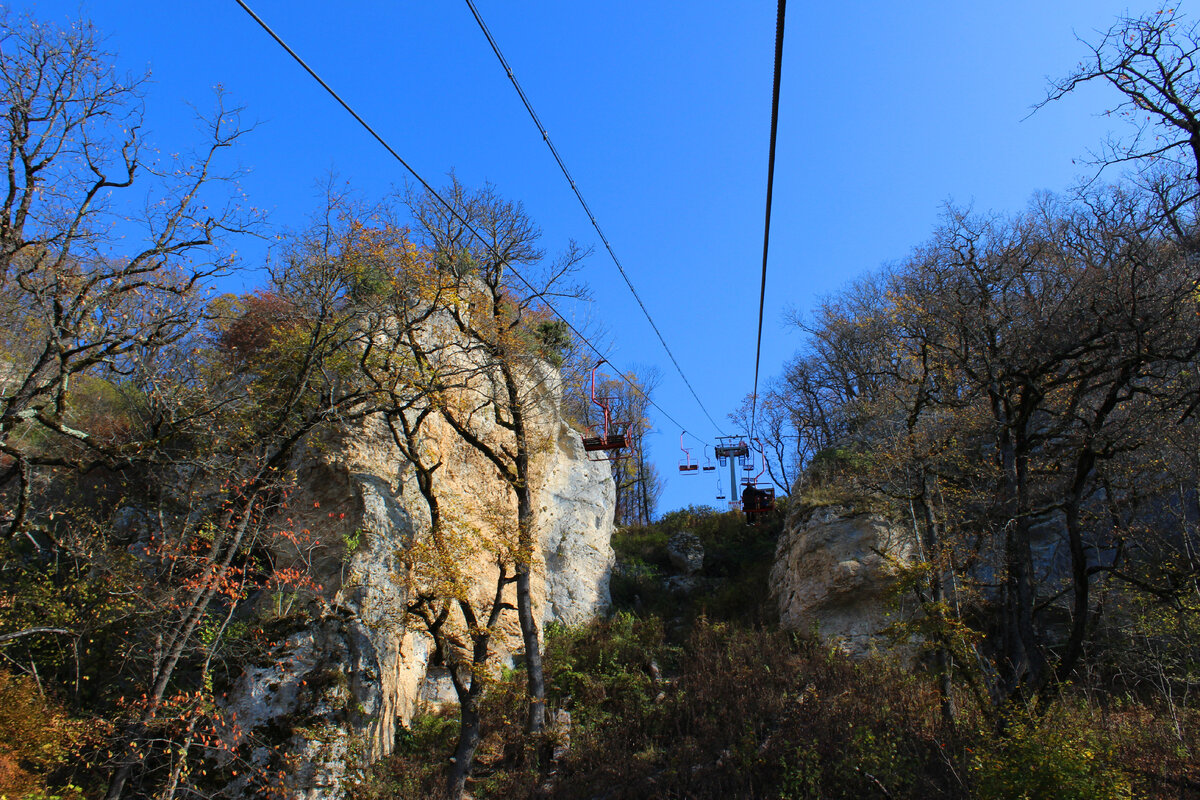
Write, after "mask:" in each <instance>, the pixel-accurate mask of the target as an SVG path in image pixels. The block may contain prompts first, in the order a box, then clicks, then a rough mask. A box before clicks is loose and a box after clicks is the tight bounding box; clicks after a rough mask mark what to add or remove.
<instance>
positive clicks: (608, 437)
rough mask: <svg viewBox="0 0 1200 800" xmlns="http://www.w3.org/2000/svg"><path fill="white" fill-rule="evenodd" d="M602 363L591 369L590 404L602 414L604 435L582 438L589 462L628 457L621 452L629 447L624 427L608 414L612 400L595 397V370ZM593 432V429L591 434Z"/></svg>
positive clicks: (601, 361)
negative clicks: (596, 406)
mask: <svg viewBox="0 0 1200 800" xmlns="http://www.w3.org/2000/svg"><path fill="white" fill-rule="evenodd" d="M603 363H604V359H600V360H599V361H597V362H596V366H594V367H592V402H593V403H595V404H596V405H598V406H600V408H601V410H602V411H603V412H604V433H603V435H601V436H584V437H582V438H583V449H584V451H585V452H586V453H588V459H589V460H591V461H616V460H618V459H621V458H628V457H629V454H628V453H624V452H622V451H623V450H625V449H626V448H628V447H629V441H628V439H627V438H626V436H625V428H626V425H624V424H621V423H615V422H613V421H612V418H611V416H610V414H609V406H610V404H611V402H612V398H611V397H596V370H597V369H598V368H599V367H600V365H601V364H603ZM595 432H596V431H595V430H594V429H593V430H592V433H595Z"/></svg>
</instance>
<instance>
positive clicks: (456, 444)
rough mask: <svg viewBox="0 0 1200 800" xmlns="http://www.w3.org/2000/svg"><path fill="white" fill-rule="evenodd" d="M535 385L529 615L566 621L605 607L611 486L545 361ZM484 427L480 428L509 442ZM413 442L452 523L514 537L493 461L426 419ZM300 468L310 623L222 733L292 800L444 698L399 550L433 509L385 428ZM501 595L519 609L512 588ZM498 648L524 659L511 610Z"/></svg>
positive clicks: (323, 795)
mask: <svg viewBox="0 0 1200 800" xmlns="http://www.w3.org/2000/svg"><path fill="white" fill-rule="evenodd" d="M531 382H532V383H533V384H534V385H533V386H532V387H531V394H532V396H533V402H532V409H533V410H532V412H531V413H530V417H531V420H530V421H531V422H532V424H533V427H534V429H535V430H534V434H533V435H534V438H535V440H536V444H537V448H536V450H537V454H538V455H537V457H536V458H535V459H534V463H533V480H532V484H533V487H534V492H533V501H534V509H535V515H536V525H537V533H538V541H539V543H540V545H541V547H540V550H539V552H537V553H535V564H534V568H535V569H534V581H533V593H534V598H533V599H534V613H535V617H536V618H537V619H540V620H542V621H543V624H544V623H545V622H548V621H552V620H554V621H560V622H564V623H568V624H575V623H579V622H583V621H585V620H586V619H588V618H589V617H592V616H594V615H595V614H597V613H599V612H602V611H603V610H604V609H606V608H607V606H608V603H609V594H608V581H609V574H610V571H611V568H612V564H613V561H614V556H613V551H612V547H611V545H610V543H609V541H610V539H611V536H612V531H613V512H614V504H615V488H614V486H613V481H612V477H611V471H610V470H609V469H608V464H607V463H605V462H592V461H589V460H587V458H586V454H585V453H584V451H583V447H582V443H581V440H580V437H579V434H578V433H576V432H575V431H574V430H573V429H572V428H571V427H570V425H568V424H567V422H566V421H565V420H564V419H563V414H562V389H561V383H560V381H559V378H558V373H557V371H556V370H553V369H551V368H549V366H548V365H547V366H546V368H545V371H544V373H543V374H539V375H535V376H532V378H531ZM483 427H484V435H485V436H502V435H504V434H503V431H501V430H497V429H495V428H492V429H488V428H486V426H483ZM422 446H423V447H427V448H428V449H429V451H430V452H432V453H436V454H437V457H438V458H439V459H440V460H441V461H442V467H441V468H440V469H439V471H438V472H437V473H436V474H437V480H438V481H439V492H440V493H442V495H443V504H444V506H445V507H446V508H448V509H451V510H452V512H453V513H454V514H455V517H456V520H457V521H458V522H460V523H461V524H462V525H463V526H464V527H466V528H469V529H471V530H476V531H478V532H479V535H480V536H482V537H485V538H486V537H488V536H502V535H506V533H507V532H511V531H512V530H515V508H516V507H515V501H514V500H513V497H512V492H511V490H510V489H509V488H508V487H507V486H506V485H505V484H504V482H503V481H502V479H501V477H500V475H499V474H498V473H497V471H496V469H495V466H494V465H492V464H491V462H489V461H487V460H486V459H485V458H484V457H483V456H482V455H480V454H479V453H478V452H477V451H475V450H474V449H473V448H471V447H470V445H468V444H467V443H465V442H464V441H463V440H462V439H461V437H459V436H458V435H457V434H455V433H454V431H453V430H451V429H450V427H449V426H448V425H447V424H445V423H444V422H442V421H440V419H439V418H437V417H436V415H433V416H431V418H430V420H429V422H428V423H427V426H426V429H425V430H424V433H423V436H422ZM296 468H297V474H298V483H299V486H298V488H297V490H296V491H295V492H294V493H293V495H292V498H291V499H290V502H289V505H290V509H289V511H288V512H287V513H288V522H289V524H290V525H291V527H293V528H294V529H295V530H297V531H307V532H309V533H311V535H312V537H313V541H312V544H311V546H307V547H306V548H305V549H303V550H302V551H294V552H292V553H291V559H292V560H293V562H299V561H303V562H304V566H305V568H306V570H307V571H308V572H310V573H311V574H312V575H314V576H315V578H316V579H317V580H318V582H319V583H320V584H321V591H320V592H319V596H318V597H317V598H316V600H314V601H313V602H312V603H311V605H310V617H311V618H312V619H313V620H314V621H313V622H311V623H309V624H308V625H307V626H306V627H305V628H304V629H303V630H299V631H297V632H295V633H293V634H292V635H290V636H288V637H287V639H286V640H285V642H284V643H283V644H282V645H281V646H280V647H279V648H278V649H277V651H276V652H275V653H273V654H272V659H273V662H274V663H271V664H269V665H266V666H260V667H253V668H250V669H247V670H246V671H245V673H244V674H243V675H242V676H241V678H240V679H239V680H238V681H237V683H236V685H235V687H234V689H233V691H232V692H231V693H230V697H229V700H228V703H227V710H228V711H231V712H236V713H237V716H238V720H239V724H240V727H241V729H242V734H241V735H240V736H237V737H234V736H233V734H231V737H232V738H236V739H237V743H238V744H239V746H241V747H243V751H245V750H246V749H249V750H252V751H253V752H252V753H249V754H247V755H252V757H253V758H255V759H258V760H259V762H261V763H262V764H264V765H266V764H267V763H268V762H270V763H272V764H274V765H275V766H276V767H281V766H283V765H284V764H286V767H285V769H286V772H287V774H288V782H289V783H288V785H289V789H290V794H291V796H292V797H295V798H303V800H335V798H340V797H341V796H342V788H341V778H342V776H343V775H344V774H345V773H346V772H347V770H348V769H350V768H352V767H353V766H354V765H355V764H356V762H359V761H362V760H367V761H369V760H373V759H376V758H379V757H381V756H383V755H386V754H387V753H389V752H390V751H391V748H392V746H393V742H394V740H395V734H396V728H397V725H401V724H404V723H406V722H407V721H408V720H409V719H410V718H411V716H412V714H413V712H414V710H416V709H417V708H418V707H419V706H420V705H421V704H423V703H425V704H428V703H431V702H434V703H436V702H440V701H444V700H448V699H452V698H453V693H452V692H448V686H447V684H448V683H449V681H448V680H445V679H444V678H445V676H441V677H442V678H443V680H439V679H438V678H439V676H438V674H437V672H436V670H435V671H433V674H427V673H429V672H430V670H429V669H428V665H429V661H430V658H431V655H432V649H433V648H432V642H431V640H430V639H429V638H428V637H427V636H426V635H425V634H423V633H422V632H421V631H420V630H419V629H417V628H416V627H414V626H413V625H412V621H411V620H410V619H408V618H406V611H405V609H406V603H407V601H408V599H409V586H410V583H411V578H410V577H409V576H407V573H406V568H405V567H404V559H403V558H402V557H401V555H402V553H403V551H404V550H405V549H406V548H409V547H411V546H412V545H413V543H414V542H418V541H420V540H421V538H422V537H424V536H426V535H427V534H428V530H429V527H430V518H429V511H428V506H427V505H426V504H425V502H424V499H423V497H422V496H421V494H420V491H419V489H418V486H417V483H416V477H415V472H414V470H413V468H412V465H411V464H409V463H408V462H407V461H406V459H405V458H404V457H403V456H402V454H401V452H400V450H399V449H398V448H397V447H396V445H395V443H394V442H393V440H392V438H391V434H390V432H389V431H388V429H387V426H386V423H385V422H384V421H383V420H381V419H369V420H367V421H365V422H364V423H362V424H361V425H360V426H358V427H355V428H353V429H345V430H343V431H341V432H340V433H339V435H338V436H336V437H330V438H328V439H327V440H325V441H321V442H314V443H312V445H311V446H310V447H309V449H308V452H307V454H306V456H305V458H304V459H302V460H301V461H300V462H298V463H297V465H296ZM489 552H490V551H488V549H487V548H486V547H481V548H480V549H479V552H478V553H477V554H476V555H475V556H473V559H474V560H473V561H471V563H470V569H471V570H472V572H473V574H477V575H478V576H479V581H478V584H479V594H480V595H481V597H480V599H482V596H483V595H484V594H485V592H486V593H487V597H488V598H490V596H491V595H490V592H491V591H492V590H493V589H494V576H495V575H496V567H495V565H494V563H493V559H492V557H491V556H490V555H489ZM508 591H509V592H510V593H515V587H511V588H510V589H509V590H508ZM505 600H506V602H509V603H512V604H514V605H515V603H516V599H515V594H510V595H509V596H506V598H505ZM493 646H494V649H495V650H496V652H497V659H496V663H497V664H501V663H504V664H508V663H512V662H513V660H514V659H515V658H516V657H517V656H518V653H519V651H520V648H521V636H520V629H519V625H518V621H517V618H516V614H515V612H508V613H506V614H505V617H504V618H503V623H502V630H501V631H500V635H499V637H498V638H497V639H496V640H494V642H493ZM429 679H432V680H429ZM314 687H316V688H314ZM256 743H263V744H256ZM255 748H257V749H255ZM240 789H241V787H238V786H231V787H229V792H228V793H229V794H230V795H232V796H239V794H240V795H241V796H248V795H247V792H248V791H249V790H240Z"/></svg>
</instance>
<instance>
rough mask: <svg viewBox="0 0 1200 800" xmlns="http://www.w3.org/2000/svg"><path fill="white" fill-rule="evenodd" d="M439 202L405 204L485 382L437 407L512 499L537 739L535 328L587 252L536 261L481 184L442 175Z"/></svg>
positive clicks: (566, 293)
mask: <svg viewBox="0 0 1200 800" xmlns="http://www.w3.org/2000/svg"><path fill="white" fill-rule="evenodd" d="M440 194H441V197H442V199H444V200H445V201H446V203H448V204H449V206H450V208H447V206H446V205H445V204H444V203H443V202H442V200H439V199H438V198H437V197H434V196H433V195H432V194H431V193H429V192H427V191H426V192H416V191H410V192H409V193H408V196H407V198H406V202H407V204H408V206H409V209H410V210H411V212H412V215H413V218H414V219H415V220H416V222H417V224H418V226H419V228H420V230H421V231H422V232H423V234H424V235H425V237H426V242H427V244H428V246H429V247H430V248H431V250H432V251H433V252H435V253H436V254H437V256H436V257H437V258H438V260H439V264H440V266H441V267H442V268H443V269H444V270H445V271H446V272H447V274H450V275H453V276H455V277H456V278H457V279H458V283H457V288H458V292H459V295H460V297H461V301H460V302H459V303H458V304H456V305H454V306H453V307H451V309H450V311H451V315H452V318H453V321H454V324H455V326H456V327H457V329H458V331H459V333H460V334H461V335H462V336H464V337H465V338H466V340H467V341H468V342H469V343H470V345H469V346H470V350H471V351H472V352H473V354H474V356H473V358H474V359H475V361H474V363H476V364H479V365H481V366H480V367H479V368H478V373H479V376H480V377H483V378H485V379H486V380H484V381H483V382H482V383H480V384H479V386H480V388H479V390H478V391H477V399H476V401H475V402H473V403H465V404H464V403H462V402H459V401H455V402H449V401H448V402H444V403H442V406H441V409H440V411H441V413H442V415H443V417H444V418H445V420H446V421H447V423H449V425H450V426H451V427H452V428H453V429H454V430H455V431H456V432H457V433H458V435H459V436H460V437H462V439H463V440H464V441H465V442H466V443H468V444H469V445H470V446H471V447H473V448H474V449H475V450H476V451H477V452H479V453H480V454H481V455H483V456H484V457H485V458H486V459H487V460H489V461H490V462H491V463H492V464H493V465H494V466H495V467H496V469H497V471H498V472H499V474H500V475H501V476H502V478H503V479H504V481H505V482H506V484H507V485H508V487H509V488H510V490H511V491H512V493H513V495H514V497H515V499H516V503H517V519H516V532H515V533H516V535H515V537H514V538H515V542H516V553H517V556H516V559H515V560H516V565H515V572H516V574H515V578H516V587H517V616H518V618H519V620H520V624H521V634H522V638H523V640H524V649H525V663H526V668H527V679H528V689H529V696H530V705H529V715H528V719H527V729H528V730H529V732H530V733H533V734H537V733H540V732H541V731H542V729H543V728H544V726H545V719H546V709H545V696H546V687H545V677H544V674H543V669H542V660H541V643H540V639H539V630H538V624H537V621H536V620H535V619H534V615H533V599H532V584H531V578H532V570H533V566H534V562H535V555H536V547H537V539H536V534H537V520H536V510H535V506H534V503H533V464H534V459H535V457H536V455H537V452H538V451H539V450H540V448H541V447H543V446H544V443H542V442H540V441H539V437H538V433H537V431H536V430H535V429H534V427H533V423H534V419H535V418H536V412H535V409H537V408H538V407H539V406H540V405H542V404H543V402H544V398H545V397H546V395H547V393H548V392H549V391H552V388H551V387H550V386H549V384H548V383H547V381H553V382H554V383H557V382H558V378H557V374H554V375H552V374H551V372H550V370H551V369H552V364H549V363H547V356H548V355H552V353H551V352H550V350H548V348H551V349H552V348H553V342H552V341H549V340H548V338H547V337H546V335H545V333H546V332H547V331H548V330H549V329H548V328H547V327H545V326H544V325H543V324H542V323H546V322H551V321H552V318H551V317H550V316H549V315H548V313H547V311H546V309H545V307H544V303H545V301H547V300H552V299H555V298H579V297H581V296H583V293H582V290H581V289H580V288H579V287H577V286H574V285H571V284H569V283H568V280H569V278H570V276H571V274H572V273H573V272H574V270H575V269H576V268H577V267H578V265H579V263H580V262H581V261H582V259H583V258H584V257H586V255H587V252H586V251H585V250H583V249H581V248H579V247H578V246H576V245H575V244H574V243H570V244H569V245H568V247H567V249H566V250H565V251H564V252H563V253H562V254H560V255H559V256H558V257H557V258H555V259H554V260H552V261H550V262H546V261H545V260H544V259H545V253H544V252H543V251H542V250H541V248H540V247H539V246H538V244H537V243H538V240H539V238H540V237H541V231H540V230H538V228H537V227H536V226H535V225H534V224H533V223H532V222H531V221H530V220H529V218H528V217H527V216H526V214H525V212H524V209H523V208H522V207H521V206H520V204H518V203H513V202H510V201H507V200H504V199H503V198H501V197H500V196H499V195H498V194H497V193H496V191H495V189H494V188H493V187H491V186H485V187H484V188H483V189H480V190H477V191H469V190H467V189H466V188H465V187H463V185H462V184H461V183H460V182H459V181H458V179H457V178H455V177H454V176H451V182H450V184H449V185H448V186H446V187H444V188H443V189H442V191H441V193H440ZM468 224H469V225H470V228H468ZM518 268H519V270H520V272H518ZM526 273H528V274H526ZM557 338H558V337H557V336H555V337H553V339H554V340H557ZM555 373H556V371H555ZM446 388H447V389H449V388H451V387H449V386H447V387H446ZM489 427H498V428H499V429H500V430H503V431H505V432H506V433H507V436H508V437H509V438H508V439H507V440H495V439H489V438H488V437H487V436H486V435H485V434H484V433H483V431H484V430H485V429H487V428H489Z"/></svg>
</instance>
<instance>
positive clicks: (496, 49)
mask: <svg viewBox="0 0 1200 800" xmlns="http://www.w3.org/2000/svg"><path fill="white" fill-rule="evenodd" d="M467 7H468V8H470V9H471V14H472V16H474V17H475V21H476V22H477V23H478V24H479V30H481V31H482V32H483V35H484V36H485V37H486V38H487V40H488V44H489V45H491V46H492V52H493V53H495V54H496V58H497V59H499V60H500V66H502V67H504V72H505V73H506V74H507V75H508V80H509V81H510V82H511V83H512V85H513V88H514V89H516V90H517V95H518V96H520V98H521V102H522V103H524V104H525V110H526V111H528V112H529V117H530V119H532V120H533V124H534V125H536V126H537V129H538V133H540V134H541V135H542V141H544V142H545V143H546V147H548V148H550V153H551V155H553V156H554V160H555V161H556V162H558V168H559V169H560V170H562V174H563V177H565V178H566V179H567V183H569V184H570V185H571V191H572V192H574V193H575V197H576V198H577V199H578V200H579V204H580V205H581V206H583V210H584V212H585V213H586V214H587V216H588V219H589V220H590V221H591V223H592V227H593V228H595V229H596V234H597V235H598V236H599V237H600V241H601V242H603V243H604V249H605V250H607V251H608V255H609V256H610V257H611V258H612V260H613V263H614V264H616V265H617V271H618V272H620V273H621V277H622V278H624V279H625V285H626V286H628V287H629V291H630V292H631V293H632V294H633V299H634V300H636V301H637V304H638V306H639V307H640V308H641V309H642V314H644V315H645V316H646V320H647V321H648V322H649V323H650V327H651V328H653V329H654V334H655V335H656V336H657V337H658V341H659V343H660V344H662V346H663V350H666V351H667V355H668V356H670V358H671V363H672V364H674V365H675V371H676V372H678V373H679V377H681V378H683V383H684V385H686V386H687V388H688V391H689V392H691V393H692V397H694V398H695V399H696V403H697V405H699V406H700V410H701V411H703V412H704V416H706V417H708V421H709V422H711V423H712V426H713V428H715V429H716V431H717V433H724V431H722V430H721V426H720V425H718V424H717V421H716V420H714V419H713V418H712V415H711V414H709V413H708V409H707V408H705V407H704V403H703V402H701V400H700V396H699V395H698V394H696V390H695V389H694V388H692V383H691V381H689V380H688V379H687V375H684V374H683V368H682V367H681V366H679V361H678V360H677V359H676V358H675V354H674V353H672V352H671V348H670V347H668V346H667V340H666V339H665V338H663V335H662V331H660V330H659V329H658V325H657V324H655V322H654V318H653V317H651V316H650V312H649V311H648V310H647V309H646V304H645V303H643V302H642V298H641V295H639V294H638V291H637V289H635V288H634V286H633V281H631V280H630V279H629V275H628V274H627V273H626V272H625V267H624V266H623V265H622V264H621V259H619V258H617V254H616V252H615V251H614V250H613V247H612V244H610V243H609V241H608V237H607V236H605V235H604V231H603V230H601V229H600V223H599V222H597V221H596V215H595V214H593V213H592V209H591V207H589V206H588V204H587V200H584V199H583V193H582V192H581V191H580V190H579V186H578V185H576V183H575V179H574V178H572V177H571V173H570V171H569V170H568V169H567V165H566V163H565V162H564V161H563V159H562V156H560V155H559V154H558V148H556V147H555V146H554V142H552V141H551V140H550V134H549V133H547V132H546V128H545V126H544V125H542V121H541V119H540V118H538V115H537V112H536V111H534V110H533V104H532V103H530V102H529V98H528V97H527V96H526V95H525V90H524V89H522V88H521V84H520V82H519V81H518V80H517V76H516V74H515V73H514V72H513V70H512V67H510V66H509V65H508V60H507V59H506V58H505V57H504V53H502V52H500V45H498V44H496V39H495V37H493V36H492V32H491V30H489V29H488V26H487V23H486V22H484V21H483V17H482V16H481V15H480V14H479V9H477V8H475V3H474V2H473V0H467ZM760 335H761V332H760ZM689 435H690V434H689Z"/></svg>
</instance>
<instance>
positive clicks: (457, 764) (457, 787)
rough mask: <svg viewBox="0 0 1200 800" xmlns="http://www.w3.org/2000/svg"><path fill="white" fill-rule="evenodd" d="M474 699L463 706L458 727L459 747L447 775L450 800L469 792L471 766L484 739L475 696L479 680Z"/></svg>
mask: <svg viewBox="0 0 1200 800" xmlns="http://www.w3.org/2000/svg"><path fill="white" fill-rule="evenodd" d="M473 683H474V685H472V687H471V694H472V695H473V696H472V697H470V698H468V699H467V700H465V701H463V703H462V705H461V714H462V717H461V720H460V721H459V726H458V746H457V747H455V748H454V757H453V759H452V760H451V762H450V770H449V772H448V773H447V775H446V794H447V795H449V797H450V800H462V796H463V793H464V792H466V790H467V778H468V777H469V776H470V774H471V766H472V765H473V764H474V763H475V751H476V750H478V749H479V742H480V740H481V738H482V736H481V735H480V728H481V725H482V722H483V720H482V719H481V718H480V716H479V708H478V706H479V698H478V696H477V695H476V694H475V686H476V685H478V683H479V681H478V679H476V680H474V681H473Z"/></svg>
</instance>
